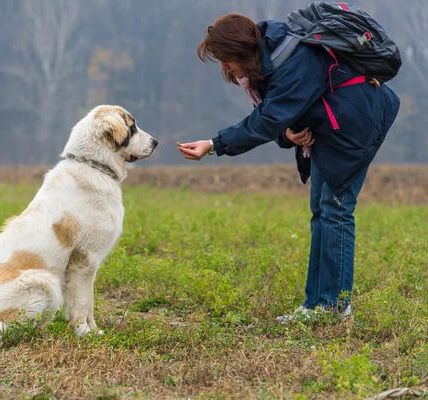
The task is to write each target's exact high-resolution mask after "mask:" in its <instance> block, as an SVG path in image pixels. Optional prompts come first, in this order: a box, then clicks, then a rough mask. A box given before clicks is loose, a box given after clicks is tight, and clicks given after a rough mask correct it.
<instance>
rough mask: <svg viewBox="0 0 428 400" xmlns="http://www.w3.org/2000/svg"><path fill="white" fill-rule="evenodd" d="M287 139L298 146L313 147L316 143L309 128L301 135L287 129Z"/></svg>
mask: <svg viewBox="0 0 428 400" xmlns="http://www.w3.org/2000/svg"><path fill="white" fill-rule="evenodd" d="M285 137H286V138H287V139H288V140H289V141H290V142H292V143H294V144H297V145H298V146H305V147H311V146H312V145H313V144H314V143H315V139H313V138H312V132H311V130H310V129H309V128H306V129H304V130H303V131H302V132H299V133H296V132H294V131H293V130H292V129H290V128H287V129H286V131H285Z"/></svg>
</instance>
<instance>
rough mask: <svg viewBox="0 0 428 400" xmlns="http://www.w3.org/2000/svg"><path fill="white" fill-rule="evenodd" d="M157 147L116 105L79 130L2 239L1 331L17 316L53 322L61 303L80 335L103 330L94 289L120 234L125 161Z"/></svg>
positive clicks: (101, 108)
mask: <svg viewBox="0 0 428 400" xmlns="http://www.w3.org/2000/svg"><path fill="white" fill-rule="evenodd" d="M157 145H158V141H157V140H156V139H155V138H153V137H152V136H151V135H149V134H148V133H146V132H144V131H142V130H141V129H139V128H138V127H137V125H136V122H135V119H134V117H133V116H132V115H131V114H130V113H129V112H127V111H126V110H125V109H123V108H122V107H119V106H111V105H102V106H98V107H96V108H94V109H93V110H92V111H90V112H89V113H88V114H87V115H86V116H85V117H84V118H83V119H82V120H80V121H79V122H78V123H77V124H76V125H75V126H74V128H73V129H72V131H71V134H70V137H69V139H68V142H67V144H66V146H65V148H64V151H63V153H62V154H61V157H62V160H61V161H60V162H59V163H58V164H57V165H56V166H55V167H54V168H53V169H52V170H50V171H49V172H48V173H47V174H46V176H45V177H44V180H43V184H42V186H41V188H40V189H39V191H38V192H37V194H36V195H35V197H34V199H33V200H32V201H31V203H30V204H29V205H28V207H27V208H26V209H25V210H24V211H23V213H22V214H21V215H19V216H17V217H14V218H12V219H10V220H9V221H7V222H6V224H5V226H4V228H3V232H2V233H1V234H0V332H1V331H2V330H4V329H5V328H6V325H7V322H10V321H11V320H14V319H16V318H17V317H20V318H28V319H35V318H36V317H37V316H39V315H50V316H51V317H47V318H49V320H52V318H53V316H54V314H55V312H56V311H57V310H58V309H60V308H61V307H63V306H64V307H65V314H66V318H67V319H68V320H69V321H70V324H71V326H72V327H73V330H74V332H75V333H76V334H77V335H79V336H81V335H84V334H86V333H88V332H90V331H94V330H95V331H97V332H98V330H97V325H96V323H95V320H94V312H93V311H94V293H93V285H94V280H95V275H96V273H97V270H98V268H99V266H100V265H101V263H102V261H103V260H104V258H105V257H106V256H107V254H108V253H109V252H110V250H111V249H112V248H113V246H114V244H115V243H116V241H117V240H118V238H119V236H120V234H121V232H122V223H123V217H124V208H123V204H122V192H121V186H120V184H121V182H123V180H124V179H125V178H126V175H127V171H126V163H127V162H129V163H131V162H134V161H137V160H141V159H144V158H146V157H149V156H150V155H151V154H152V153H153V152H154V150H155V148H156V146H157Z"/></svg>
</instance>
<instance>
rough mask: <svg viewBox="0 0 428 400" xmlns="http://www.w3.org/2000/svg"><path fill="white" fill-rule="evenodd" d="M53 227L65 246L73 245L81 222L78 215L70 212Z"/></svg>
mask: <svg viewBox="0 0 428 400" xmlns="http://www.w3.org/2000/svg"><path fill="white" fill-rule="evenodd" d="M52 229H53V231H54V233H55V236H56V238H57V239H58V241H59V242H60V243H61V244H62V245H63V246H64V247H72V246H73V244H74V241H75V239H76V236H77V234H78V233H79V231H80V224H79V221H78V220H77V219H76V217H74V216H73V215H71V214H70V213H65V214H64V216H63V217H62V218H61V219H60V220H59V221H58V222H56V223H54V224H52Z"/></svg>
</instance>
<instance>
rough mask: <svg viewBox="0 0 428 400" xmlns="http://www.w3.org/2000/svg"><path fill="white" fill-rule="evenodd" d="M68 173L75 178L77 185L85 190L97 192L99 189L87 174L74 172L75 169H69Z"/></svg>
mask: <svg viewBox="0 0 428 400" xmlns="http://www.w3.org/2000/svg"><path fill="white" fill-rule="evenodd" d="M67 173H68V174H69V175H70V176H71V177H72V178H73V179H74V181H75V182H76V184H77V186H78V187H79V188H80V189H81V190H82V191H84V192H90V193H93V192H97V191H98V189H97V187H96V186H95V185H93V184H92V183H91V181H90V180H89V179H87V178H86V177H85V176H82V175H79V174H76V173H74V172H73V171H67Z"/></svg>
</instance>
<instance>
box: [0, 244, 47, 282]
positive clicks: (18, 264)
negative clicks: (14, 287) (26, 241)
mask: <svg viewBox="0 0 428 400" xmlns="http://www.w3.org/2000/svg"><path fill="white" fill-rule="evenodd" d="M46 267H47V266H46V264H45V262H44V261H43V259H42V258H41V257H40V256H38V255H37V254H35V253H31V252H29V251H23V250H17V251H14V252H13V254H12V257H11V258H10V260H9V261H7V262H6V263H4V264H0V283H6V282H9V281H11V280H13V279H15V278H17V277H18V276H19V275H20V274H21V271H26V270H29V269H46Z"/></svg>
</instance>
